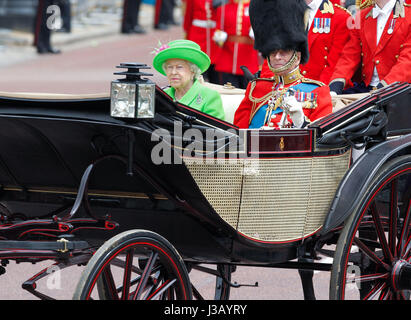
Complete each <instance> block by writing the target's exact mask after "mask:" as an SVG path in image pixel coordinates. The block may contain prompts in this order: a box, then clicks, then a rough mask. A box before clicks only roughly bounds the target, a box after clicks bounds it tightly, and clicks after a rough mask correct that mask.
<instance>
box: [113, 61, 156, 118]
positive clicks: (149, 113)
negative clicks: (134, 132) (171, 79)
mask: <svg viewBox="0 0 411 320" xmlns="http://www.w3.org/2000/svg"><path fill="white" fill-rule="evenodd" d="M117 68H125V69H127V71H123V72H116V73H114V74H115V75H121V76H125V78H123V79H119V80H114V81H112V82H111V94H110V98H111V102H110V115H111V116H112V117H114V118H123V119H126V118H129V119H152V118H154V113H155V109H154V108H155V83H154V82H152V81H150V80H149V79H148V78H143V77H146V76H151V75H152V74H148V73H145V72H142V71H141V69H149V68H150V67H148V66H147V65H145V64H138V63H129V62H128V63H121V64H120V65H119V66H117Z"/></svg>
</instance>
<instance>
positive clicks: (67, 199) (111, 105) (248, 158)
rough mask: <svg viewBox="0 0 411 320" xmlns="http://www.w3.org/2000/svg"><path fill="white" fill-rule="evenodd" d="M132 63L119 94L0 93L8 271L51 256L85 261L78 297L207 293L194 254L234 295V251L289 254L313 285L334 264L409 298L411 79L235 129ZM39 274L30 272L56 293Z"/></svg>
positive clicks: (339, 284) (342, 283) (363, 286)
mask: <svg viewBox="0 0 411 320" xmlns="http://www.w3.org/2000/svg"><path fill="white" fill-rule="evenodd" d="M123 67H128V68H129V70H128V72H126V73H125V74H126V76H127V79H125V80H121V81H116V82H114V83H113V85H112V94H111V98H110V97H92V96H87V97H76V96H73V97H67V96H58V95H54V96H44V97H43V96H41V95H37V96H33V95H30V96H25V95H17V94H13V95H11V96H8V95H6V94H2V96H1V97H0V125H1V126H0V128H1V129H0V146H1V148H0V150H1V152H0V185H1V193H0V219H1V222H0V260H1V262H2V267H1V270H2V272H3V273H4V272H5V271H6V269H7V262H8V261H9V260H16V261H30V262H39V261H43V260H53V261H54V262H55V263H56V264H57V265H58V266H59V267H60V268H64V267H69V266H71V265H77V264H83V265H86V267H85V269H84V271H83V273H82V275H81V278H80V281H79V283H78V285H77V289H76V292H75V294H74V298H76V299H90V298H93V299H96V298H105V299H116V298H120V299H191V298H193V297H194V298H198V299H201V293H200V292H198V290H197V289H196V287H195V286H192V285H191V283H190V277H189V272H190V270H191V269H197V270H200V271H204V272H207V273H210V274H212V275H214V276H216V279H217V280H216V285H215V298H217V299H228V298H229V293H230V287H231V286H235V284H233V283H231V280H230V276H231V273H232V272H233V271H234V270H235V267H236V266H242V265H244V266H261V267H281V268H295V269H299V270H300V272H301V275H302V279H303V285H304V291H305V292H304V293H305V296H306V297H307V298H309V297H312V292H311V291H312V283H311V280H310V273H312V271H313V270H326V271H331V282H330V298H332V299H349V298H361V299H375V298H377V299H409V297H410V290H411V260H410V259H411V230H410V226H411V118H410V116H409V111H408V110H409V108H410V107H411V86H410V84H407V83H395V84H393V85H391V86H389V87H387V88H384V89H380V90H378V91H375V92H373V93H371V94H370V95H367V96H365V97H363V98H361V99H358V100H356V101H354V102H352V103H350V104H348V105H347V106H345V107H343V108H341V109H340V110H338V111H335V112H334V113H333V114H331V115H329V116H327V117H325V118H323V119H320V120H318V121H316V122H314V123H312V124H310V125H309V126H308V128H306V129H298V130H291V129H289V130H239V129H238V128H237V127H235V126H233V125H232V124H231V123H229V122H224V121H220V120H218V119H215V118H212V117H210V116H208V115H206V114H203V113H201V112H198V111H195V110H193V109H191V108H188V107H186V106H184V105H181V104H178V103H177V104H176V103H174V102H173V101H172V100H171V99H170V98H169V97H168V96H167V95H166V94H165V93H164V92H163V91H162V90H161V89H160V88H158V87H155V90H154V89H153V85H152V84H150V82H149V81H147V80H145V79H141V78H140V75H141V74H139V72H138V68H140V67H142V66H139V65H134V66H133V65H123ZM133 77H136V79H134V80H133ZM151 90H153V91H151ZM227 90H228V91H229V89H227ZM223 91H224V90H223ZM228 91H224V92H228ZM150 99H151V100H152V101H155V103H154V104H153V103H152V101H151V100H150ZM153 106H155V112H154V111H153V109H152V107H153ZM128 107H132V108H131V109H127V108H128ZM116 108H117V109H116ZM110 112H117V114H116V116H115V117H112V116H111V115H110ZM130 117H131V118H130ZM357 149H358V150H359V149H362V150H364V151H363V154H362V155H361V156H360V157H359V158H358V159H357V160H356V161H355V162H353V160H352V153H353V150H357ZM320 254H321V255H326V256H329V257H332V258H333V263H332V264H324V263H319V261H318V256H319V255H320ZM204 263H206V264H208V265H215V266H216V267H215V269H213V268H210V267H208V266H206V267H204V266H203V264H204ZM46 275H47V274H46V273H45V272H43V273H39V274H37V275H36V276H34V277H32V278H31V279H30V280H28V281H27V282H26V283H24V286H23V287H24V288H25V289H27V290H29V291H30V292H32V293H33V294H35V295H37V296H39V297H41V298H45V299H47V298H49V297H47V296H45V295H43V294H41V293H40V292H38V291H37V290H36V281H37V280H38V279H41V278H42V277H45V276H46Z"/></svg>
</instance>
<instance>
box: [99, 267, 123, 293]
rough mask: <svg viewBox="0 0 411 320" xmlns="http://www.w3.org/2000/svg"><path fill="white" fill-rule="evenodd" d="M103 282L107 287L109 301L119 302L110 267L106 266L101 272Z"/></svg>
mask: <svg viewBox="0 0 411 320" xmlns="http://www.w3.org/2000/svg"><path fill="white" fill-rule="evenodd" d="M103 281H104V283H105V285H106V287H107V290H108V292H109V295H110V299H112V300H119V297H118V293H117V288H116V284H115V282H114V278H113V274H112V273H111V268H110V265H108V266H107V267H106V268H105V269H104V272H103Z"/></svg>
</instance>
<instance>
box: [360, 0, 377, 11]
mask: <svg viewBox="0 0 411 320" xmlns="http://www.w3.org/2000/svg"><path fill="white" fill-rule="evenodd" d="M374 4H375V3H374V0H356V1H355V6H356V7H357V8H360V10H362V9H366V8H368V7H371V6H374Z"/></svg>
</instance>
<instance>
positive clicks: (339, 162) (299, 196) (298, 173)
mask: <svg viewBox="0 0 411 320" xmlns="http://www.w3.org/2000/svg"><path fill="white" fill-rule="evenodd" d="M349 159H350V153H349V152H347V153H346V154H344V155H340V156H333V157H318V158H293V159H286V158H283V159H253V160H250V161H248V160H246V161H242V160H237V161H234V162H231V163H229V162H228V161H226V162H223V163H221V162H219V163H218V164H206V163H198V162H197V163H195V162H193V161H191V160H189V159H185V163H186V165H187V167H188V168H189V170H190V172H191V174H192V175H193V177H194V179H195V180H196V182H197V184H198V186H199V188H200V190H201V191H202V193H203V194H204V196H205V197H206V198H207V200H208V201H209V203H210V204H211V205H212V206H213V208H214V209H215V211H216V212H217V213H218V214H219V215H220V216H221V217H222V218H223V219H224V220H225V221H226V222H227V223H229V224H230V225H231V226H232V227H233V228H236V229H237V230H238V231H239V232H241V233H243V234H244V235H246V236H248V237H251V238H253V239H256V240H262V241H273V242H280V241H292V240H296V239H299V238H301V237H304V236H306V235H309V234H311V233H313V232H315V231H316V230H318V229H319V228H320V227H321V225H322V223H323V221H324V218H325V215H326V214H327V212H328V209H329V206H330V203H331V201H332V199H333V198H334V194H335V191H336V189H337V187H338V184H339V182H340V181H341V179H342V177H343V176H344V174H345V172H346V171H347V169H348V166H349ZM242 180H243V181H242ZM241 187H242V188H243V189H242V192H241ZM240 197H241V206H240ZM240 207H241V208H240Z"/></svg>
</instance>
